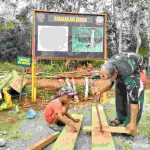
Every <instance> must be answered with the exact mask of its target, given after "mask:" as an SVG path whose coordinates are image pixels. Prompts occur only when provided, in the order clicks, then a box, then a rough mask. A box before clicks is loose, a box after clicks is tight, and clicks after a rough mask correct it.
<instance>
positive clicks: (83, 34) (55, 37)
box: [33, 11, 106, 59]
mask: <svg viewBox="0 0 150 150" xmlns="http://www.w3.org/2000/svg"><path fill="white" fill-rule="evenodd" d="M105 19H106V16H105V15H96V14H94V15H91V14H75V13H58V12H43V11H41V12H40V11H35V12H34V34H33V38H34V41H35V42H34V47H33V50H34V57H35V58H43V59H45V58H51V59H52V58H58V59H59V58H64V59H67V58H81V59H82V58H104V56H105V54H104V53H105V52H106V49H105V47H106V46H105V44H106V41H105V39H106V38H105V36H106V35H105V28H106V24H105Z"/></svg>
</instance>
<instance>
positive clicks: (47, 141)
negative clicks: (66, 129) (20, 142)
mask: <svg viewBox="0 0 150 150" xmlns="http://www.w3.org/2000/svg"><path fill="white" fill-rule="evenodd" d="M59 133H60V132H54V133H52V134H51V135H49V136H48V137H46V138H44V139H42V140H40V141H39V142H37V143H35V144H34V145H32V146H31V147H29V148H27V149H26V150H42V149H43V148H44V147H46V146H47V145H49V144H50V143H51V142H53V141H54V140H55V139H56V138H57V137H58V135H59Z"/></svg>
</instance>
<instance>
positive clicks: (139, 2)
mask: <svg viewBox="0 0 150 150" xmlns="http://www.w3.org/2000/svg"><path fill="white" fill-rule="evenodd" d="M140 14H141V0H139V1H138V11H137V19H136V26H135V36H136V40H137V46H136V53H138V52H139V48H140V46H141V37H140Z"/></svg>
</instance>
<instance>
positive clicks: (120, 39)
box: [118, 0, 124, 53]
mask: <svg viewBox="0 0 150 150" xmlns="http://www.w3.org/2000/svg"><path fill="white" fill-rule="evenodd" d="M123 7H124V0H121V11H120V13H121V20H120V29H119V49H118V51H119V53H120V52H122V23H123Z"/></svg>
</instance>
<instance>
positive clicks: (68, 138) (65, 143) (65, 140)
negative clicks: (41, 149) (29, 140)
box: [51, 114, 83, 150]
mask: <svg viewBox="0 0 150 150" xmlns="http://www.w3.org/2000/svg"><path fill="white" fill-rule="evenodd" d="M73 117H74V118H78V119H80V122H79V123H75V126H76V128H77V130H78V132H75V133H73V132H72V131H71V128H70V127H69V126H67V125H66V126H65V128H64V129H63V131H62V132H61V134H60V135H59V137H58V138H57V140H56V142H55V143H54V145H53V147H52V148H51V150H58V149H61V150H74V147H75V143H76V140H77V137H78V134H79V131H80V127H81V123H82V120H83V115H81V114H75V115H73Z"/></svg>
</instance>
